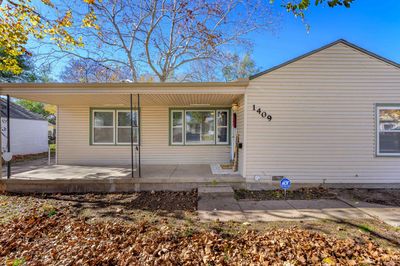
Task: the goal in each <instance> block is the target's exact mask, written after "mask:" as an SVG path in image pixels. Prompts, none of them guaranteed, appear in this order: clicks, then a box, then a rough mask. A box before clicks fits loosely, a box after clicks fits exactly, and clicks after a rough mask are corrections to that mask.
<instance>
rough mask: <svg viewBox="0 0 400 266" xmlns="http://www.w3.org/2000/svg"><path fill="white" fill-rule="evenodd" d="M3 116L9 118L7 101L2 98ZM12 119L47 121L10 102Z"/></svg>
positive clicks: (0, 102)
mask: <svg viewBox="0 0 400 266" xmlns="http://www.w3.org/2000/svg"><path fill="white" fill-rule="evenodd" d="M0 104H1V116H2V117H7V101H6V100H5V99H3V98H0ZM10 118H15V119H29V120H47V119H46V118H44V117H43V116H41V115H39V114H35V113H33V112H31V111H28V110H26V109H25V108H24V107H22V106H20V105H18V104H15V103H13V102H11V101H10Z"/></svg>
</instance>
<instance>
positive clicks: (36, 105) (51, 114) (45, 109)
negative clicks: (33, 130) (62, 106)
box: [16, 99, 55, 123]
mask: <svg viewBox="0 0 400 266" xmlns="http://www.w3.org/2000/svg"><path fill="white" fill-rule="evenodd" d="M16 104H18V105H20V106H22V107H24V108H25V109H27V110H29V111H31V112H33V113H36V114H40V115H42V116H43V117H44V118H46V119H47V120H48V121H49V122H51V123H55V108H54V106H52V105H48V104H44V103H40V102H34V101H29V100H23V99H18V100H17V101H16Z"/></svg>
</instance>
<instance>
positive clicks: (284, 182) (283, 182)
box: [281, 177, 291, 200]
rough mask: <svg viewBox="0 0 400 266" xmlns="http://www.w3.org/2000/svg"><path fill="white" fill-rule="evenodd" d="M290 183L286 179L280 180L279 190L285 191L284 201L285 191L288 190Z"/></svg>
mask: <svg viewBox="0 0 400 266" xmlns="http://www.w3.org/2000/svg"><path fill="white" fill-rule="evenodd" d="M290 185H291V182H290V180H289V179H288V178H286V177H285V178H282V180H281V188H282V189H283V190H284V191H285V200H286V190H288V189H289V188H290Z"/></svg>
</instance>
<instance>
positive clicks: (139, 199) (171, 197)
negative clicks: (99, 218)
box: [20, 190, 198, 211]
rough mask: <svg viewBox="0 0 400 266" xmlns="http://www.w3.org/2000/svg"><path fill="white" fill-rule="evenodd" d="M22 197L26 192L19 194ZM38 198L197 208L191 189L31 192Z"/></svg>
mask: <svg viewBox="0 0 400 266" xmlns="http://www.w3.org/2000/svg"><path fill="white" fill-rule="evenodd" d="M20 196H22V197H24V196H27V194H22V195H20ZM31 196H34V197H35V198H38V199H44V200H46V199H52V200H56V201H62V202H70V203H72V207H80V206H82V205H88V206H95V207H97V208H106V207H112V206H120V207H122V208H124V209H132V210H133V209H140V210H147V211H156V210H162V211H195V210H197V200H198V198H197V190H192V191H179V192H175V191H141V192H134V193H104V194H103V193H86V194H36V195H35V194H33V195H31Z"/></svg>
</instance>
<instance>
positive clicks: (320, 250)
mask: <svg viewBox="0 0 400 266" xmlns="http://www.w3.org/2000/svg"><path fill="white" fill-rule="evenodd" d="M196 201H197V193H196V192H195V191H192V192H154V193H151V192H142V193H129V194H82V195H61V194H54V195H21V196H20V195H0V227H1V231H0V246H1V249H0V264H1V265H23V264H40V265H75V264H82V265H100V264H101V265H128V264H134V265H168V264H174V265H175V264H189V265H192V264H200V265H249V264H254V265H264V264H268V263H269V264H278V265H304V264H320V265H335V263H336V264H339V265H360V264H365V265H399V263H400V245H399V243H398V240H399V239H400V232H399V231H398V230H396V229H395V228H393V227H390V226H387V225H384V224H382V223H380V222H378V221H374V220H357V221H342V222H333V221H326V220H323V221H306V222H279V223H254V224H247V223H245V224H243V223H235V222H227V223H222V222H212V223H201V222H200V221H199V219H198V218H197V215H196V212H195V210H196Z"/></svg>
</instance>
